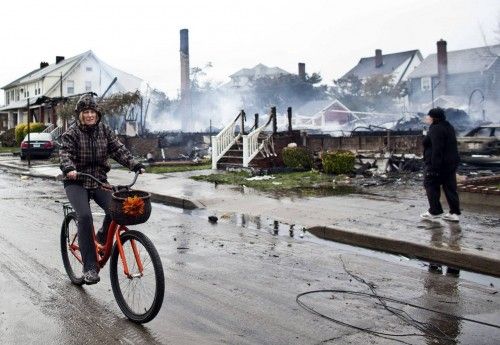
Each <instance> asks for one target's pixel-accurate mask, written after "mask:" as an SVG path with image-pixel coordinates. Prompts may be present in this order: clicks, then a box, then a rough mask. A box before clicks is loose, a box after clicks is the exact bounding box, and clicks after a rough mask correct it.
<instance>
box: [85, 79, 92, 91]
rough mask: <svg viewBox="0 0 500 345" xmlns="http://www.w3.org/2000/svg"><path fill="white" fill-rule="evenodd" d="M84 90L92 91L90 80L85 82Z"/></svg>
mask: <svg viewBox="0 0 500 345" xmlns="http://www.w3.org/2000/svg"><path fill="white" fill-rule="evenodd" d="M85 91H86V92H89V91H92V82H91V81H86V82H85Z"/></svg>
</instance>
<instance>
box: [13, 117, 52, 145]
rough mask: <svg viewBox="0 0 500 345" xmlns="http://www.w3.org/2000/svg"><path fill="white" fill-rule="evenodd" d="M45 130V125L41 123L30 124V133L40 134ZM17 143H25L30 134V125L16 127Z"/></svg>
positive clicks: (23, 124)
mask: <svg viewBox="0 0 500 345" xmlns="http://www.w3.org/2000/svg"><path fill="white" fill-rule="evenodd" d="M44 129H45V125H44V124H43V123H39V122H32V123H30V133H39V132H41V131H43V130H44ZM15 132H16V142H17V143H18V144H20V143H21V141H23V139H24V137H25V136H26V134H28V124H27V123H20V124H18V125H17V126H16V131H15Z"/></svg>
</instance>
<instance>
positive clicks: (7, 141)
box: [0, 128, 16, 147]
mask: <svg viewBox="0 0 500 345" xmlns="http://www.w3.org/2000/svg"><path fill="white" fill-rule="evenodd" d="M15 131H16V129H15V128H11V129H8V130H6V131H5V132H4V133H2V134H0V142H1V143H2V146H5V147H14V146H16V134H15Z"/></svg>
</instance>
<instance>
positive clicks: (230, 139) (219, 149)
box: [212, 110, 245, 169]
mask: <svg viewBox="0 0 500 345" xmlns="http://www.w3.org/2000/svg"><path fill="white" fill-rule="evenodd" d="M244 118H245V112H244V111H243V110H242V111H240V113H239V114H238V116H236V118H235V119H234V120H233V121H232V122H231V123H230V124H229V125H227V126H226V127H224V129H223V130H222V131H220V133H219V134H217V135H214V136H212V169H217V162H218V161H219V159H221V158H222V157H223V156H224V154H225V153H226V152H227V151H228V150H229V149H230V148H231V146H233V145H234V144H235V143H236V142H237V141H238V140H239V139H240V138H241V135H242V134H241V133H242V132H243V131H244V128H243V127H244V121H245V120H244ZM238 120H240V123H239V124H240V133H238V134H237V135H236V134H235V133H234V131H235V128H236V125H238Z"/></svg>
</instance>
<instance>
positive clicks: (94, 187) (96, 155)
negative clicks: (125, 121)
mask: <svg viewBox="0 0 500 345" xmlns="http://www.w3.org/2000/svg"><path fill="white" fill-rule="evenodd" d="M75 113H76V117H77V119H76V123H75V124H74V125H73V126H71V127H70V128H69V129H68V130H67V131H66V132H65V133H64V134H63V135H62V144H61V147H60V149H59V156H60V163H61V165H60V168H61V170H62V172H63V174H64V176H65V177H66V178H65V179H64V190H65V191H66V195H67V196H68V200H69V202H70V203H71V206H72V207H73V209H74V210H75V212H76V214H77V217H78V245H79V247H80V252H81V255H82V261H83V277H84V281H85V283H86V284H89V285H90V284H95V283H97V282H99V280H100V278H99V267H98V265H97V258H96V249H95V243H94V239H93V228H92V227H93V225H92V224H93V220H92V212H91V210H90V204H89V201H90V199H93V200H94V201H95V202H96V203H97V204H98V205H99V206H100V207H101V208H102V209H103V210H104V212H105V214H106V216H105V217H104V221H103V225H102V228H101V230H100V231H99V232H98V233H97V240H98V241H99V242H100V243H103V242H105V239H106V231H107V229H108V226H109V224H110V223H111V217H110V214H109V206H110V203H111V199H112V196H111V191H109V190H106V189H103V188H99V185H98V184H97V183H96V182H95V181H93V180H91V179H89V178H84V179H78V175H77V172H82V173H87V174H90V175H93V176H94V177H96V178H97V179H99V180H101V181H106V180H107V173H108V171H109V170H110V169H111V167H110V164H109V162H108V158H110V157H111V158H113V159H114V160H116V161H117V162H118V163H120V164H121V165H123V166H124V167H127V168H129V169H130V170H132V171H135V172H141V173H142V172H144V165H142V164H141V163H138V162H136V161H135V160H134V159H133V158H132V155H131V154H130V152H129V151H128V150H127V149H126V148H125V146H124V145H123V144H122V143H121V142H120V141H119V140H118V137H117V136H116V135H115V134H114V133H113V131H112V130H111V129H110V128H109V127H108V126H106V125H105V124H104V123H102V122H101V117H102V114H101V111H100V110H99V106H98V105H97V102H96V100H95V99H94V97H93V94H92V93H89V94H85V95H83V96H82V97H80V99H79V100H78V103H77V104H76V107H75Z"/></svg>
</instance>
